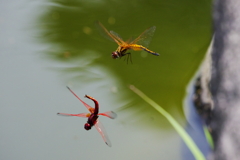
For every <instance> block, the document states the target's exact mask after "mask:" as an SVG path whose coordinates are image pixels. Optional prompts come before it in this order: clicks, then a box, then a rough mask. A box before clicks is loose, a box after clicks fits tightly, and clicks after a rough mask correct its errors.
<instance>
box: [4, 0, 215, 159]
mask: <svg viewBox="0 0 240 160" xmlns="http://www.w3.org/2000/svg"><path fill="white" fill-rule="evenodd" d="M0 9H1V12H0V28H1V29H0V33H1V36H0V42H1V44H0V50H1V53H0V55H1V60H0V62H1V77H2V78H1V84H0V86H1V92H0V95H1V97H2V98H1V102H0V104H1V116H0V120H1V123H0V124H1V128H2V129H1V132H0V134H1V141H2V143H1V150H2V151H1V152H2V153H1V156H0V157H1V159H36V157H37V158H38V159H87V158H88V159H89V157H90V159H99V160H101V159H129V160H130V159H131V160H132V159H143V160H144V159H177V158H179V150H178V147H179V146H178V143H179V138H178V136H177V135H176V133H175V131H173V130H172V129H171V127H170V126H168V125H169V124H168V123H167V122H166V120H165V119H163V118H162V116H161V115H159V114H158V113H157V112H155V110H153V109H152V108H151V107H150V106H148V105H147V104H146V103H145V102H144V101H142V100H141V99H140V98H138V97H137V96H136V95H135V94H134V93H132V92H131V91H130V90H129V89H128V86H129V84H133V85H135V86H136V87H138V88H139V89H141V90H142V91H143V92H144V93H145V94H147V95H148V96H149V97H151V98H152V99H153V100H154V101H156V102H157V103H159V104H160V105H161V106H162V107H164V108H165V109H166V110H167V111H169V112H170V113H171V114H172V115H174V116H175V117H176V118H177V119H179V121H183V113H182V100H183V97H184V93H185V87H186V85H187V83H188V81H189V79H190V78H191V76H192V75H193V74H194V71H195V70H196V69H197V67H198V65H199V63H200V61H201V59H202V57H203V56H204V52H205V50H206V49H207V47H208V44H209V41H210V36H211V16H210V13H211V2H210V1H190V0H184V1H177V0H171V1H153V0H150V1H126V0H123V1H110V0H109V1H101V0H95V1H75V0H68V1H67V0H61V1H54V0H52V1H47V0H46V1H42V2H35V1H26V0H21V1H17V2H16V1H8V2H2V5H1V7H0ZM96 20H99V21H101V22H102V23H103V24H104V25H105V27H106V28H107V29H108V30H113V31H115V32H117V33H118V34H120V35H121V36H122V38H123V39H124V40H127V39H128V38H130V37H132V36H133V37H137V36H138V35H139V34H140V33H141V32H143V31H144V30H145V29H147V28H148V27H150V26H156V31H155V34H154V36H153V38H152V41H151V43H150V45H149V49H151V50H153V51H155V52H158V53H160V56H158V57H157V56H154V55H151V54H148V53H141V52H138V51H132V52H131V53H132V59H133V64H126V61H124V58H122V59H116V60H114V59H112V58H111V52H113V51H115V50H116V48H117V45H116V44H115V43H114V42H111V41H109V40H108V39H106V38H105V37H103V36H102V35H101V34H100V33H99V31H98V30H97V28H96V27H95V21H96ZM66 85H69V86H70V87H71V88H72V89H73V90H74V91H75V92H76V93H77V94H78V95H79V96H80V97H83V96H84V95H85V94H88V95H91V96H93V97H94V98H96V99H97V100H99V103H100V107H101V108H100V110H102V111H107V110H115V111H116V110H117V113H118V119H117V120H114V121H112V120H109V119H106V118H105V119H104V118H102V119H101V120H102V123H103V124H104V126H105V128H106V130H107V131H108V134H109V137H110V139H111V141H112V144H113V147H112V148H108V147H107V146H106V145H105V144H104V143H103V141H102V139H101V137H100V136H99V135H98V133H97V131H96V130H95V129H93V131H88V132H87V131H85V130H84V129H83V124H84V123H85V121H86V119H79V118H65V117H58V116H56V113H57V112H66V113H79V112H85V111H86V109H85V108H84V107H83V106H82V105H81V104H80V103H79V102H78V101H77V99H75V97H74V96H73V95H71V93H70V92H69V91H68V90H67V89H66V88H65V86H66ZM84 100H85V101H86V102H88V103H89V104H91V101H88V100H86V99H84ZM6 153H8V154H6ZM9 153H11V154H9ZM173 153H175V154H173ZM179 159H180V158H179Z"/></svg>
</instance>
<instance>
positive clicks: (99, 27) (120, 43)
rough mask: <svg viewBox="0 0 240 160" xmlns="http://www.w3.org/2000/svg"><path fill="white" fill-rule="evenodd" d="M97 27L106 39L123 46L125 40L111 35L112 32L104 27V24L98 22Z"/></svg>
mask: <svg viewBox="0 0 240 160" xmlns="http://www.w3.org/2000/svg"><path fill="white" fill-rule="evenodd" d="M96 27H97V29H98V30H99V31H100V33H101V34H102V35H103V36H104V37H106V38H107V39H110V40H113V41H115V42H116V43H117V44H118V45H122V43H123V40H122V39H121V38H120V37H118V36H116V35H114V34H112V33H110V32H109V31H108V30H107V29H106V28H105V27H104V26H103V24H102V23H101V22H99V21H97V22H96ZM111 32H113V31H111Z"/></svg>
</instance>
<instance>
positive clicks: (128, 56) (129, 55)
mask: <svg viewBox="0 0 240 160" xmlns="http://www.w3.org/2000/svg"><path fill="white" fill-rule="evenodd" d="M125 55H127V57H125V58H124V61H125V60H126V59H127V64H128V60H130V62H131V63H132V54H131V53H130V52H129V53H124V54H123V55H122V56H125Z"/></svg>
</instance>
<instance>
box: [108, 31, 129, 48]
mask: <svg viewBox="0 0 240 160" xmlns="http://www.w3.org/2000/svg"><path fill="white" fill-rule="evenodd" d="M110 33H111V34H112V36H113V37H114V38H115V39H117V40H118V41H119V42H120V43H121V45H126V44H127V43H126V42H124V41H123V40H122V38H121V36H120V35H119V34H117V33H116V32H114V31H110Z"/></svg>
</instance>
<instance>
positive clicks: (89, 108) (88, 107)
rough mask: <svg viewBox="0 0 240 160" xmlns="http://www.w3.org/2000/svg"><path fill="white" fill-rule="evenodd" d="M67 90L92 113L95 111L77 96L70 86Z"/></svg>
mask: <svg viewBox="0 0 240 160" xmlns="http://www.w3.org/2000/svg"><path fill="white" fill-rule="evenodd" d="M67 88H68V89H69V91H70V92H71V93H72V94H73V95H74V96H75V97H77V99H78V100H79V101H80V102H82V104H83V105H84V106H85V107H86V108H87V109H88V110H89V111H90V112H91V111H94V108H92V107H91V106H89V105H88V104H87V103H85V102H84V101H83V100H81V99H80V98H79V97H78V96H77V95H76V93H74V92H73V91H72V90H71V89H70V88H69V87H68V86H67Z"/></svg>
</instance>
